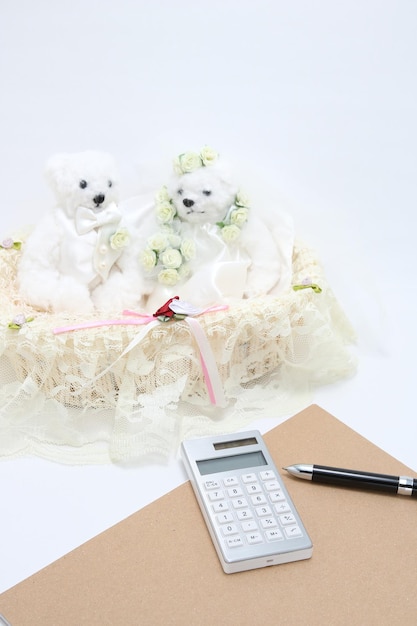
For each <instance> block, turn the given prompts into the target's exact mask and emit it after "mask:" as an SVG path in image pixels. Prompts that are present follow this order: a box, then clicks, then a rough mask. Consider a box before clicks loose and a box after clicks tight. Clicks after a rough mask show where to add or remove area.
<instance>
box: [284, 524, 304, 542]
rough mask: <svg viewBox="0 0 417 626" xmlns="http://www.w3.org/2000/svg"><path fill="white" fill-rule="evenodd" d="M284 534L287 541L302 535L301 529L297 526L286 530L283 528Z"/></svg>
mask: <svg viewBox="0 0 417 626" xmlns="http://www.w3.org/2000/svg"><path fill="white" fill-rule="evenodd" d="M285 534H286V535H287V537H288V539H292V538H293V537H302V535H303V533H302V532H301V528H300V527H299V526H297V525H295V526H288V527H287V528H285Z"/></svg>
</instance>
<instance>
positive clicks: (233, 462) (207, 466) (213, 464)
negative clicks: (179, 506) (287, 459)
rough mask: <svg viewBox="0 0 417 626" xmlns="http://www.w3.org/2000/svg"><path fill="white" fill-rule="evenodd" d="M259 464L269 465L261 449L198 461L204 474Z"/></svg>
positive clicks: (199, 467) (198, 465) (201, 472)
mask: <svg viewBox="0 0 417 626" xmlns="http://www.w3.org/2000/svg"><path fill="white" fill-rule="evenodd" d="M259 465H267V462H266V460H265V457H264V455H263V454H262V452H261V451H260V450H257V451H256V452H245V453H244V454H235V455H233V456H223V457H220V458H218V459H206V460H204V461H197V467H198V469H199V470H200V474H201V475H202V476H205V475H206V474H215V473H217V472H228V471H230V470H235V469H244V468H246V467H258V466H259Z"/></svg>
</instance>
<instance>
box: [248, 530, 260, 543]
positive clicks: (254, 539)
mask: <svg viewBox="0 0 417 626" xmlns="http://www.w3.org/2000/svg"><path fill="white" fill-rule="evenodd" d="M246 539H247V540H248V543H250V544H254V543H262V542H263V537H262V535H261V533H259V532H253V533H249V534H247V535H246Z"/></svg>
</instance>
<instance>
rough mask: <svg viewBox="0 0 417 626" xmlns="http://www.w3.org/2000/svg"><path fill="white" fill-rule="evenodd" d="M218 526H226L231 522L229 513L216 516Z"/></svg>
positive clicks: (231, 517)
mask: <svg viewBox="0 0 417 626" xmlns="http://www.w3.org/2000/svg"><path fill="white" fill-rule="evenodd" d="M216 519H217V521H218V522H219V524H226V522H233V519H234V518H233V515H232V514H231V513H227V512H226V513H221V515H217V516H216Z"/></svg>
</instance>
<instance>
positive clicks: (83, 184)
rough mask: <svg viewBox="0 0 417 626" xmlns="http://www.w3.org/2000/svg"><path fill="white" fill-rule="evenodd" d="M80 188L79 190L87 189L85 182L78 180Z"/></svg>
mask: <svg viewBox="0 0 417 626" xmlns="http://www.w3.org/2000/svg"><path fill="white" fill-rule="evenodd" d="M80 187H81V189H85V188H86V187H87V181H86V180H80Z"/></svg>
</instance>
